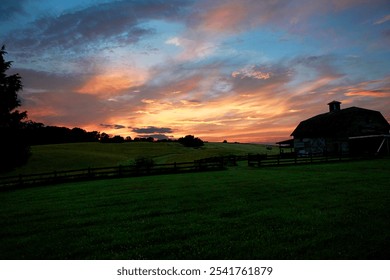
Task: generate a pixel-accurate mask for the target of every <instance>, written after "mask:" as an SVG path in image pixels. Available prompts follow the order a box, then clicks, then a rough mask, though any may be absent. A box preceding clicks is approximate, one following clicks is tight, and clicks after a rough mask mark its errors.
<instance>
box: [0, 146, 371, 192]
mask: <svg viewBox="0 0 390 280" xmlns="http://www.w3.org/2000/svg"><path fill="white" fill-rule="evenodd" d="M364 158H367V157H364ZM356 159H362V158H361V157H360V158H357V157H350V156H349V155H347V154H339V155H321V156H314V155H309V156H305V157H298V156H297V155H296V154H294V153H286V154H280V155H267V154H255V155H251V154H249V155H245V156H236V155H230V156H221V157H211V158H205V159H201V160H195V161H192V162H180V163H176V162H175V163H170V164H147V163H146V164H142V165H126V166H125V165H119V166H113V167H103V168H86V169H77V170H67V171H54V172H47V173H39V174H29V175H19V176H11V177H0V191H1V190H8V189H15V188H20V187H28V186H34V185H45V184H56V183H63V182H71V181H83V180H95V179H106V178H120V177H136V176H148V175H161V174H172V173H181V172H199V171H212V170H222V169H225V168H226V167H227V166H235V165H237V164H238V162H245V161H246V162H247V164H248V166H258V167H263V166H286V165H295V164H312V163H322V162H337V161H346V160H356Z"/></svg>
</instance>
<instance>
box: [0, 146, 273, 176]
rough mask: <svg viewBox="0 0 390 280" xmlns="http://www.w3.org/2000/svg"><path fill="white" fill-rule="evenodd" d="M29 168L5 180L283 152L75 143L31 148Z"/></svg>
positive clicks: (255, 149) (18, 169)
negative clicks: (141, 160)
mask: <svg viewBox="0 0 390 280" xmlns="http://www.w3.org/2000/svg"><path fill="white" fill-rule="evenodd" d="M31 152H32V156H31V158H30V159H29V161H28V163H27V165H25V166H23V167H20V168H17V169H15V170H13V171H11V172H8V173H7V174H1V175H3V176H12V175H19V174H31V173H44V172H53V171H62V170H72V169H83V168H88V167H107V166H116V165H120V164H122V165H126V164H131V163H132V162H133V161H134V159H135V158H137V157H148V158H152V159H153V160H154V161H155V162H156V163H173V162H186V161H193V160H195V159H202V158H207V157H213V156H223V155H232V154H233V155H246V154H248V153H254V154H256V153H268V154H275V153H278V152H279V149H278V148H277V147H273V149H272V150H267V149H266V147H265V146H264V145H256V144H234V143H205V145H204V146H203V147H200V148H196V149H195V148H187V147H184V146H182V145H181V144H179V143H175V142H172V143H149V142H129V143H120V144H118V143H106V144H102V143H71V144H57V145H40V146H32V147H31Z"/></svg>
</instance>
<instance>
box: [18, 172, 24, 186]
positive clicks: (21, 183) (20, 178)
mask: <svg viewBox="0 0 390 280" xmlns="http://www.w3.org/2000/svg"><path fill="white" fill-rule="evenodd" d="M19 185H23V175H22V174H19Z"/></svg>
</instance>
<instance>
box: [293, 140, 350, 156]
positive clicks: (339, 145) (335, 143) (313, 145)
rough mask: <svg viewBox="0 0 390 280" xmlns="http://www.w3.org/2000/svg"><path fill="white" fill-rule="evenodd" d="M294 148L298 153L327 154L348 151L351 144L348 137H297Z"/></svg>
mask: <svg viewBox="0 0 390 280" xmlns="http://www.w3.org/2000/svg"><path fill="white" fill-rule="evenodd" d="M294 150H295V153H296V154H297V155H310V154H312V155H325V154H339V153H348V152H349V144H348V140H346V139H331V138H322V137H317V138H296V139H294Z"/></svg>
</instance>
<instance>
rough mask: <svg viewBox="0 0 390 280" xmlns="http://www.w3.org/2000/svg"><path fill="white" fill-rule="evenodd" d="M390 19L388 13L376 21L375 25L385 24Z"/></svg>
mask: <svg viewBox="0 0 390 280" xmlns="http://www.w3.org/2000/svg"><path fill="white" fill-rule="evenodd" d="M389 20H390V15H386V16H384V17H382V18H381V19H379V20H377V21H375V22H374V24H375V25H378V24H383V23H385V22H387V21H389Z"/></svg>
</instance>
